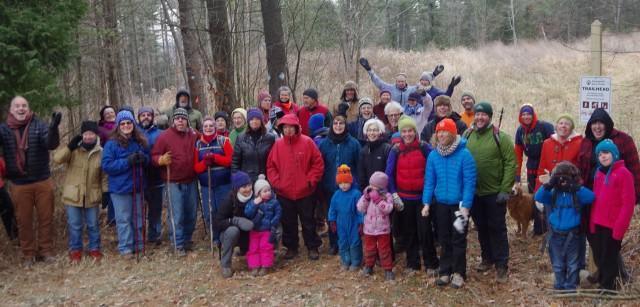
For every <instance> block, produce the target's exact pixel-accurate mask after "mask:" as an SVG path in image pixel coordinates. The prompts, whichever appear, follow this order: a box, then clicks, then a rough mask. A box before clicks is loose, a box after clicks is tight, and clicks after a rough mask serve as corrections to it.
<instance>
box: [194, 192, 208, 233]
mask: <svg viewBox="0 0 640 307" xmlns="http://www.w3.org/2000/svg"><path fill="white" fill-rule="evenodd" d="M196 189H198V200H197V202H198V208H200V212H202V223H203V224H204V235H205V237H206V236H207V235H208V233H207V221H206V220H205V218H204V205H203V204H202V186H201V185H200V183H198V184H196Z"/></svg>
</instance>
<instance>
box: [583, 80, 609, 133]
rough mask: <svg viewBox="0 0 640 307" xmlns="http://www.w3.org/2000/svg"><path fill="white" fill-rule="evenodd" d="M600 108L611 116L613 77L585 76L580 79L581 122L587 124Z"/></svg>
mask: <svg viewBox="0 0 640 307" xmlns="http://www.w3.org/2000/svg"><path fill="white" fill-rule="evenodd" d="M598 108H601V109H604V110H605V111H607V113H609V114H611V77H600V76H593V77H591V76H583V77H582V79H580V121H581V122H582V123H583V124H586V123H587V122H588V121H589V118H590V117H591V114H592V113H593V111H594V110H595V109H598Z"/></svg>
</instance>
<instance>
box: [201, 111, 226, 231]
mask: <svg viewBox="0 0 640 307" xmlns="http://www.w3.org/2000/svg"><path fill="white" fill-rule="evenodd" d="M215 131H216V129H215V122H214V120H213V118H211V117H205V119H204V122H203V123H202V136H200V138H199V139H198V140H197V141H196V143H195V150H194V158H193V162H194V165H193V169H194V170H195V172H196V174H198V181H199V182H200V199H201V200H202V208H203V209H204V210H203V214H204V220H205V226H206V227H207V229H209V223H210V218H209V217H210V216H215V215H216V212H217V211H218V208H219V207H220V205H221V204H222V200H223V198H224V197H226V196H227V194H229V191H231V157H232V156H233V146H232V145H231V141H230V140H229V138H227V137H225V136H222V135H216V133H215ZM209 210H211V214H209ZM213 240H214V242H215V243H217V241H218V238H216V237H214V238H213Z"/></svg>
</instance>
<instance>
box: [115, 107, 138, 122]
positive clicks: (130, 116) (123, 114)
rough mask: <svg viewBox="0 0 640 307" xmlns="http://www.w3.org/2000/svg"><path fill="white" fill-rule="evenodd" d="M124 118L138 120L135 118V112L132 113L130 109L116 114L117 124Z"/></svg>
mask: <svg viewBox="0 0 640 307" xmlns="http://www.w3.org/2000/svg"><path fill="white" fill-rule="evenodd" d="M123 120H128V121H131V122H132V123H135V122H136V120H135V119H134V118H133V113H131V111H128V110H122V111H120V112H118V115H116V124H118V125H120V122H121V121H123Z"/></svg>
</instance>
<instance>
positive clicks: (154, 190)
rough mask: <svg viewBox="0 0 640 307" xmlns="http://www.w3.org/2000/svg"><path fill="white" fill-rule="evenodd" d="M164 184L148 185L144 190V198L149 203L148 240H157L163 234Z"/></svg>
mask: <svg viewBox="0 0 640 307" xmlns="http://www.w3.org/2000/svg"><path fill="white" fill-rule="evenodd" d="M163 188H164V186H159V187H148V188H147V189H146V190H145V192H144V198H145V200H146V201H147V203H148V204H149V207H148V208H149V209H148V211H147V223H148V230H147V240H148V241H150V242H156V241H160V240H161V235H162V194H163V190H164V189H163Z"/></svg>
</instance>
